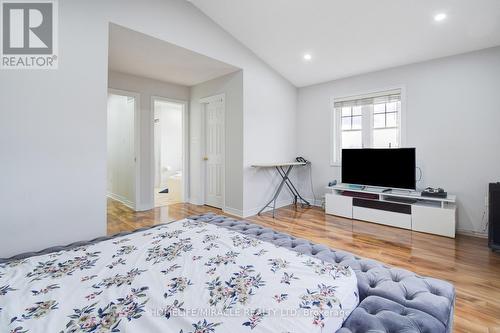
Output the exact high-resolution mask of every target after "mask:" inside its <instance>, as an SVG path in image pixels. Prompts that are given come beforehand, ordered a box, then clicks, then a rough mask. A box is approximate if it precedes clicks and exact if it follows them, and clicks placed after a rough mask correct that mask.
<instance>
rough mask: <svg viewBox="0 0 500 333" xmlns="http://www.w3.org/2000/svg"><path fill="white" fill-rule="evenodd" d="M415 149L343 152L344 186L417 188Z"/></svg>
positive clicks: (345, 150) (376, 149) (377, 149)
mask: <svg viewBox="0 0 500 333" xmlns="http://www.w3.org/2000/svg"><path fill="white" fill-rule="evenodd" d="M415 176H416V171H415V148H373V149H342V183H346V184H355V185H368V186H378V187H388V188H397V189H410V190H414V189H415V185H416V182H415V178H416V177H415Z"/></svg>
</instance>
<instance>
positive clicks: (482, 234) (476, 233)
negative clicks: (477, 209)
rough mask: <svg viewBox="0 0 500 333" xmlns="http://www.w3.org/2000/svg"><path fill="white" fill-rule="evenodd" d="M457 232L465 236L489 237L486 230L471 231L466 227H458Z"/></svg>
mask: <svg viewBox="0 0 500 333" xmlns="http://www.w3.org/2000/svg"><path fill="white" fill-rule="evenodd" d="M457 234H459V235H464V236H472V237H478V238H488V234H487V233H485V232H479V231H471V230H465V229H457Z"/></svg>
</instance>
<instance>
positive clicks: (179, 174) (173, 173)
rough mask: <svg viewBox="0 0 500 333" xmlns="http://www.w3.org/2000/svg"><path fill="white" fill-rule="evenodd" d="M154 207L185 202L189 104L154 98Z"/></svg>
mask: <svg viewBox="0 0 500 333" xmlns="http://www.w3.org/2000/svg"><path fill="white" fill-rule="evenodd" d="M152 104H153V113H154V125H153V126H154V131H153V132H154V163H153V164H154V172H153V175H154V182H153V183H154V189H153V191H154V206H155V207H162V206H168V205H171V204H175V203H180V202H185V196H186V192H187V189H186V187H187V181H186V179H187V174H186V165H187V162H186V157H187V153H186V141H187V140H186V134H187V131H186V102H184V101H176V100H171V99H167V98H161V97H153V99H152Z"/></svg>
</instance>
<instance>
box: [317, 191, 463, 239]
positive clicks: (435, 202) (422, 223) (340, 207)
mask: <svg viewBox="0 0 500 333" xmlns="http://www.w3.org/2000/svg"><path fill="white" fill-rule="evenodd" d="M327 190H328V193H326V195H325V201H326V203H325V213H326V214H331V215H337V216H342V217H347V218H350V219H356V220H362V221H368V222H373V223H379V224H384V225H389V226H393V227H398V228H403V229H408V230H414V231H420V232H426V233H430V234H435V235H441V236H446V237H452V238H454V237H455V226H456V197H455V196H454V195H448V197H446V198H434V197H422V196H421V193H420V192H418V191H411V190H408V191H399V190H398V191H396V190H391V189H388V190H390V191H386V189H381V188H369V187H365V188H363V189H361V188H359V189H356V188H353V187H352V186H349V185H346V184H339V185H336V186H331V187H327Z"/></svg>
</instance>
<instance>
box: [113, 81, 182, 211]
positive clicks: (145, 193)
mask: <svg viewBox="0 0 500 333" xmlns="http://www.w3.org/2000/svg"><path fill="white" fill-rule="evenodd" d="M108 80H109V82H108V85H109V88H113V89H120V90H126V91H132V92H136V93H138V94H139V95H140V111H139V114H140V119H139V124H140V140H139V141H140V154H141V156H140V159H139V164H138V167H139V173H140V184H141V188H140V190H139V191H140V195H139V202H138V204H137V208H138V209H139V210H143V209H150V208H152V207H154V198H153V191H152V189H153V187H154V184H153V178H152V177H151V172H152V170H154V168H153V165H151V163H152V161H153V160H152V158H153V157H154V147H153V146H152V145H151V142H152V138H153V134H154V133H153V106H152V105H151V97H152V96H157V97H165V98H172V99H177V100H183V101H188V100H189V87H185V86H180V85H177V84H173V83H167V82H162V81H157V80H151V79H147V78H143V77H139V76H134V75H128V74H124V73H118V72H109V78H108Z"/></svg>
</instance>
